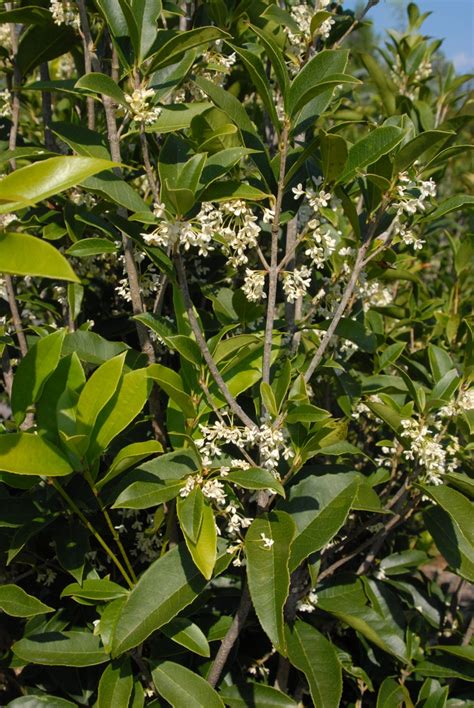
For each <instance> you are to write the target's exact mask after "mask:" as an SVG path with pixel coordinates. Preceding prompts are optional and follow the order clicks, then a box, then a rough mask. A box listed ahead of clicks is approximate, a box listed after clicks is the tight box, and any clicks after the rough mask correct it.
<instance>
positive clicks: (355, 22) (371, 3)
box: [333, 0, 380, 49]
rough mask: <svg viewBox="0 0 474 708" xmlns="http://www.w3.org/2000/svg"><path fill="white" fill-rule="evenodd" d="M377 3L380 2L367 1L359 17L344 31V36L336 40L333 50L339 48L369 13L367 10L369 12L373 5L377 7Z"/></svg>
mask: <svg viewBox="0 0 474 708" xmlns="http://www.w3.org/2000/svg"><path fill="white" fill-rule="evenodd" d="M379 2H380V0H368V3H367V5H366V6H365V7H364V9H363V10H362V12H361V13H360V15H359V16H358V17H356V19H355V20H354V22H353V23H352V24H351V25H350V27H349V28H348V29H347V30H346V32H344V34H343V35H342V37H341V38H340V39H338V40H337V42H336V43H335V44H334V45H333V49H337V48H338V47H340V46H341V44H342V43H343V41H344V40H345V39H347V37H348V36H349V35H350V34H351V33H352V32H353V31H354V30H355V28H356V27H357V25H358V24H359V23H360V22H362V20H363V19H364V17H365V16H366V14H367V13H368V12H369V10H370V9H371V8H372V7H375V5H378V4H379Z"/></svg>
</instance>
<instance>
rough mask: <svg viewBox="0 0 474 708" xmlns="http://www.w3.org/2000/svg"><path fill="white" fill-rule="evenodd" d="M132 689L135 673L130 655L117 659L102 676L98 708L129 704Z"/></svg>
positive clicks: (112, 707) (111, 707)
mask: <svg viewBox="0 0 474 708" xmlns="http://www.w3.org/2000/svg"><path fill="white" fill-rule="evenodd" d="M132 689H133V674H132V667H131V665H130V659H129V657H128V656H126V657H124V658H122V659H115V660H114V661H112V662H111V663H110V664H109V665H108V666H107V668H106V669H105V671H104V673H103V674H102V676H101V677H100V681H99V688H98V695H97V708H115V707H116V706H128V702H129V700H130V697H131V695H132Z"/></svg>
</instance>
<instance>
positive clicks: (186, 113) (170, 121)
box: [145, 101, 212, 133]
mask: <svg viewBox="0 0 474 708" xmlns="http://www.w3.org/2000/svg"><path fill="white" fill-rule="evenodd" d="M211 106H212V104H211V103H208V102H207V101H200V102H198V103H178V104H176V105H173V106H163V107H162V109H161V113H160V115H159V116H158V118H157V119H156V121H155V122H154V123H151V124H150V125H147V126H146V128H145V130H146V132H147V133H174V132H175V131H177V130H183V128H189V127H190V125H191V122H192V120H193V118H195V117H196V116H197V115H200V114H201V113H204V111H207V110H209V108H210V107H211Z"/></svg>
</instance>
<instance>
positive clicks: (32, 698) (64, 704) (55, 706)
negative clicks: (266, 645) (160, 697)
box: [8, 8, 77, 708]
mask: <svg viewBox="0 0 474 708" xmlns="http://www.w3.org/2000/svg"><path fill="white" fill-rule="evenodd" d="M38 9H39V8H38ZM43 706H47V708H76V706H77V704H76V703H71V701H67V700H66V699H65V698H59V697H58V696H50V695H47V694H46V693H35V694H30V695H29V696H20V697H19V698H14V699H13V701H10V703H9V704H8V708H43Z"/></svg>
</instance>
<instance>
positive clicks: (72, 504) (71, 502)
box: [49, 477, 133, 588]
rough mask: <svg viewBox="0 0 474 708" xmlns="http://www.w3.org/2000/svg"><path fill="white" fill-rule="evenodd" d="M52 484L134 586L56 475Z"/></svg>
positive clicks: (127, 580)
mask: <svg viewBox="0 0 474 708" xmlns="http://www.w3.org/2000/svg"><path fill="white" fill-rule="evenodd" d="M49 481H50V484H52V485H53V487H54V488H55V490H56V491H57V492H58V494H59V495H60V496H61V497H62V498H63V500H64V501H65V502H66V504H67V505H68V507H69V508H70V509H71V511H73V512H74V513H75V514H76V515H77V516H78V517H79V519H80V520H81V521H82V523H83V524H84V526H85V527H86V528H87V530H88V531H90V533H91V534H92V535H93V536H94V538H95V539H96V540H97V542H98V543H99V544H100V545H101V546H102V548H103V549H104V551H105V552H106V553H107V555H108V556H109V558H110V560H111V561H112V562H113V563H115V565H116V566H117V568H118V569H119V571H120V573H121V574H122V576H123V578H124V580H125V581H126V583H127V585H128V586H129V587H130V588H133V581H132V580H131V578H130V577H129V575H128V573H127V571H126V570H125V568H124V567H123V565H122V563H121V562H120V561H119V559H118V558H117V556H116V555H115V553H114V552H113V550H112V549H111V548H110V546H109V545H108V543H107V542H106V541H105V540H104V539H103V538H102V536H101V535H100V533H99V532H98V531H97V529H96V528H95V526H93V525H92V524H91V522H90V521H89V519H88V518H87V517H86V516H85V515H84V514H83V513H82V511H81V510H80V509H79V507H78V506H77V504H76V503H75V501H74V500H73V499H72V498H71V497H70V496H69V494H68V493H67V492H66V490H65V489H63V487H62V486H61V484H60V483H59V482H58V480H57V479H56V478H55V477H50V478H49Z"/></svg>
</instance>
